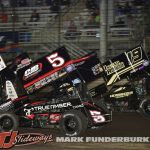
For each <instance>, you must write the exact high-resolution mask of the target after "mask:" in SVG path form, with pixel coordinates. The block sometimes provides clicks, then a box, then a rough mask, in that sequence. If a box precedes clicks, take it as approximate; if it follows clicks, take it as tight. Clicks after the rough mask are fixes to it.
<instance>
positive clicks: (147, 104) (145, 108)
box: [144, 102, 150, 115]
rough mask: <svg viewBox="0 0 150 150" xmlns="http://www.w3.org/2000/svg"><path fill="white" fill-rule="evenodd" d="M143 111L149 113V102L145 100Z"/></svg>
mask: <svg viewBox="0 0 150 150" xmlns="http://www.w3.org/2000/svg"><path fill="white" fill-rule="evenodd" d="M144 110H145V113H146V114H149V115H150V102H147V103H146V104H145V107H144Z"/></svg>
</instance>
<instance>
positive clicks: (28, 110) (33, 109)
mask: <svg viewBox="0 0 150 150" xmlns="http://www.w3.org/2000/svg"><path fill="white" fill-rule="evenodd" d="M71 106H72V104H71V103H70V102H67V103H61V104H53V105H41V106H33V107H31V108H25V109H24V111H25V112H26V115H30V114H31V113H32V112H38V111H47V110H53V109H60V108H66V107H71Z"/></svg>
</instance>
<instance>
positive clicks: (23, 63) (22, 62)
mask: <svg viewBox="0 0 150 150" xmlns="http://www.w3.org/2000/svg"><path fill="white" fill-rule="evenodd" d="M30 64H31V59H30V58H25V59H23V60H21V62H20V64H18V65H17V71H18V70H19V69H22V68H24V67H26V66H28V65H30Z"/></svg>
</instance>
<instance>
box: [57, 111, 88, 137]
mask: <svg viewBox="0 0 150 150" xmlns="http://www.w3.org/2000/svg"><path fill="white" fill-rule="evenodd" d="M87 126H88V121H87V118H86V117H85V115H84V114H83V113H82V112H80V111H78V110H70V111H67V112H65V113H64V114H63V115H62V118H61V120H60V130H61V132H62V133H63V134H64V135H66V136H78V135H80V134H81V133H84V132H85V130H86V129H87Z"/></svg>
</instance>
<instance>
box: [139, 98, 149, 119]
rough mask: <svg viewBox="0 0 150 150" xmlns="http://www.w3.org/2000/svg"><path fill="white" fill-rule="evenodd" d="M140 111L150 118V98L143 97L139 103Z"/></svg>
mask: <svg viewBox="0 0 150 150" xmlns="http://www.w3.org/2000/svg"><path fill="white" fill-rule="evenodd" d="M139 110H140V113H141V114H142V115H144V116H146V117H148V118H150V99H145V100H143V101H142V102H141V104H140V109H139Z"/></svg>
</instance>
